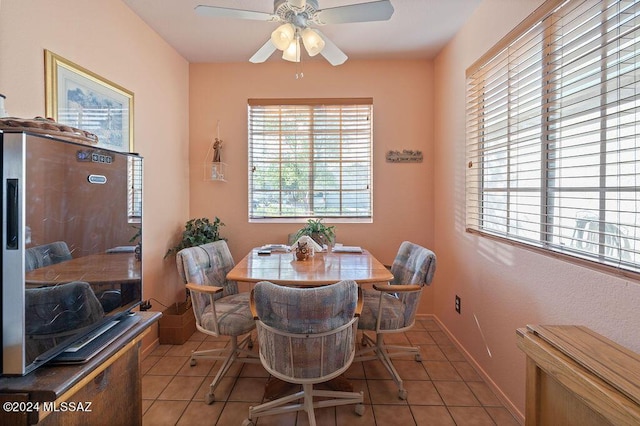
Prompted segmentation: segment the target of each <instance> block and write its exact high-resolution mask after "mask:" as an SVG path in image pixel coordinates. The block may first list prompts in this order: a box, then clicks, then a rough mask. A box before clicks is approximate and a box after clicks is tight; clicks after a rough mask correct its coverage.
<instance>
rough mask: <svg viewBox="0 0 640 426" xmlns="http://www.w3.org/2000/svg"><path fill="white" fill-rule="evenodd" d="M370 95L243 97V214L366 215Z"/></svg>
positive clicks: (369, 197)
mask: <svg viewBox="0 0 640 426" xmlns="http://www.w3.org/2000/svg"><path fill="white" fill-rule="evenodd" d="M371 153H372V100H371V99H368V98H367V99H360V98H359V99H304V100H297V99H296V100H291V99H288V100H282V99H276V100H274V99H262V100H260V99H250V100H249V219H250V220H251V219H282V218H290V219H297V218H309V217H322V218H342V219H345V218H352V219H364V220H371V215H372V190H371V180H372V171H371Z"/></svg>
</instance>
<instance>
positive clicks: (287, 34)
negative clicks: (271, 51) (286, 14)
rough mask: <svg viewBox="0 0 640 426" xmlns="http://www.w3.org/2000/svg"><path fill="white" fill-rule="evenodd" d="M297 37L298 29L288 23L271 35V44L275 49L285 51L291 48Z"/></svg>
mask: <svg viewBox="0 0 640 426" xmlns="http://www.w3.org/2000/svg"><path fill="white" fill-rule="evenodd" d="M295 35H296V29H295V28H294V27H293V25H292V24H290V23H286V24H282V25H280V26H279V27H278V28H276V29H275V31H274V32H272V33H271V42H272V43H273V45H274V46H275V47H277V48H278V49H280V50H285V49H287V48H288V47H289V45H290V44H291V42H292V41H293V40H294V38H295Z"/></svg>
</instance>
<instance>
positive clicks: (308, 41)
mask: <svg viewBox="0 0 640 426" xmlns="http://www.w3.org/2000/svg"><path fill="white" fill-rule="evenodd" d="M302 43H303V44H304V48H305V49H306V50H307V53H308V54H309V56H316V55H317V54H318V53H320V52H322V49H324V44H325V43H324V39H323V38H322V37H321V36H320V34H318V33H317V32H315V31H314V30H312V29H311V28H305V29H304V31H302Z"/></svg>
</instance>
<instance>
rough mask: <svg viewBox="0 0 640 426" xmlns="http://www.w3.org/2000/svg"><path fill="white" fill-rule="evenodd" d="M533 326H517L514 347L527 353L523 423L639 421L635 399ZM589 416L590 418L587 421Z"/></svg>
mask: <svg viewBox="0 0 640 426" xmlns="http://www.w3.org/2000/svg"><path fill="white" fill-rule="evenodd" d="M535 328H537V326H536V327H529V330H525V329H519V330H517V335H518V340H517V344H518V347H519V348H520V349H522V351H523V352H524V353H525V354H526V355H527V360H528V364H529V365H528V367H529V368H528V369H527V374H528V376H527V382H528V388H527V407H526V414H527V419H526V424H527V426H529V425H536V426H537V425H545V424H554V425H559V426H560V425H563V426H574V425H575V426H587V425H589V426H601V425H605V424H611V425H616V426H620V425H628V426H637V425H638V424H640V405H639V404H638V403H636V402H635V401H634V400H632V399H630V398H628V397H627V396H626V395H624V394H622V393H621V392H620V391H619V389H618V388H617V387H615V383H609V382H607V381H605V380H603V379H601V378H600V377H599V376H597V375H595V374H594V373H592V372H591V371H589V370H587V369H586V368H585V367H583V366H582V365H581V364H579V363H578V362H577V361H576V360H575V359H573V358H572V357H570V356H569V355H567V354H565V353H564V352H563V351H561V350H560V349H558V348H557V347H555V346H554V345H552V344H551V343H549V342H547V340H545V339H543V338H542V337H540V336H539V335H538V334H536V333H535V332H534V331H532V330H533V329H535ZM530 362H533V363H535V366H536V367H537V368H534V366H533V365H531V364H530ZM545 383H546V384H545ZM554 383H555V384H558V385H561V386H560V387H558V386H556V385H555V384H554ZM562 389H564V391H562ZM590 418H592V419H593V421H591V420H589V421H587V420H588V419H590ZM551 419H554V420H553V422H552V420H551Z"/></svg>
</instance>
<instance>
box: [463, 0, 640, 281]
mask: <svg viewBox="0 0 640 426" xmlns="http://www.w3.org/2000/svg"><path fill="white" fill-rule="evenodd" d="M545 8H546V11H545V12H540V13H539V16H535V15H534V17H533V18H531V17H530V18H529V20H528V22H526V23H525V24H523V25H522V26H521V27H519V28H517V29H516V31H514V32H512V33H511V34H510V35H509V36H508V40H503V41H502V42H501V43H500V45H499V46H498V47H497V48H494V49H493V50H492V51H491V53H490V54H489V55H488V56H486V57H484V58H482V59H481V61H479V62H478V63H476V64H475V65H474V66H473V67H472V68H470V69H469V70H468V71H467V157H468V158H467V176H466V197H467V206H466V216H467V228H468V229H469V230H471V231H477V232H481V233H484V234H490V235H493V236H497V237H503V238H507V239H510V240H515V241H518V242H520V243H524V244H527V245H531V246H535V247H537V248H539V249H543V250H550V251H553V252H558V253H562V254H566V255H569V256H572V257H573V258H580V259H582V260H587V261H593V262H597V264H600V265H608V266H609V267H614V268H616V269H617V270H618V271H621V272H623V273H624V272H625V271H632V272H640V213H639V211H640V196H639V195H640V192H639V191H640V136H639V135H640V101H639V96H638V95H639V92H640V69H639V64H640V0H628V1H624V0H621V1H613V0H606V1H595V0H588V1H583V0H569V1H565V2H560V1H552V2H547V3H545V5H543V8H542V9H545Z"/></svg>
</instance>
